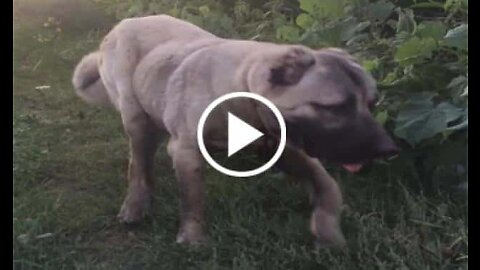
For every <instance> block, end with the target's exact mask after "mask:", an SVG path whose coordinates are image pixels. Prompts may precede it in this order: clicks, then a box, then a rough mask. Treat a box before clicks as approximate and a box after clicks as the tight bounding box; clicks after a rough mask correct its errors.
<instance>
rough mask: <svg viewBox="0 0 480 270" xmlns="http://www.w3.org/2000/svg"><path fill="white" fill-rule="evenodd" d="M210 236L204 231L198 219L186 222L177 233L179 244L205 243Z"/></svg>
mask: <svg viewBox="0 0 480 270" xmlns="http://www.w3.org/2000/svg"><path fill="white" fill-rule="evenodd" d="M207 240H208V238H207V236H206V235H205V233H204V231H203V226H202V225H201V224H200V223H199V222H197V221H189V222H185V223H184V224H183V226H182V227H181V228H180V230H179V231H178V234H177V239H176V242H177V243H178V244H186V245H198V244H205V243H206V242H207Z"/></svg>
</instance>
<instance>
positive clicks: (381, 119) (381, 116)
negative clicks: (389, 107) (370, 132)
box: [375, 111, 388, 126]
mask: <svg viewBox="0 0 480 270" xmlns="http://www.w3.org/2000/svg"><path fill="white" fill-rule="evenodd" d="M387 119H388V111H382V112H378V113H377V115H375V120H376V121H377V122H378V123H379V124H380V125H382V126H383V125H385V122H387Z"/></svg>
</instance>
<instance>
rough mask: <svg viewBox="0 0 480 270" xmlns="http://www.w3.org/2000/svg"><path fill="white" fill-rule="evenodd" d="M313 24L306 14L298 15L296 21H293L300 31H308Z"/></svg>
mask: <svg viewBox="0 0 480 270" xmlns="http://www.w3.org/2000/svg"><path fill="white" fill-rule="evenodd" d="M314 22H315V20H314V19H313V18H312V17H310V15H308V14H306V13H302V14H300V15H298V17H297V19H296V20H295V23H296V24H297V25H298V26H300V27H301V28H302V29H308V28H309V27H310V26H312V24H313V23H314Z"/></svg>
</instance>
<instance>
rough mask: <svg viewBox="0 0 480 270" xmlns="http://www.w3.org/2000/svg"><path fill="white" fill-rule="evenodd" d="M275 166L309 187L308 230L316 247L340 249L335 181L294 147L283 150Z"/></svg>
mask: <svg viewBox="0 0 480 270" xmlns="http://www.w3.org/2000/svg"><path fill="white" fill-rule="evenodd" d="M279 165H280V167H281V168H282V169H283V170H284V171H285V172H286V173H288V174H290V175H292V176H294V177H297V178H299V179H301V180H303V181H304V182H306V184H307V185H308V186H309V187H311V189H310V191H311V202H312V204H313V207H314V209H313V213H312V216H311V219H310V229H311V231H312V233H313V234H314V236H315V237H316V244H317V246H320V247H332V246H337V247H338V246H343V245H344V244H345V239H344V237H343V234H342V231H341V229H340V222H339V215H340V211H341V207H342V203H343V200H342V194H341V191H340V188H339V187H338V185H337V183H336V181H335V180H334V179H333V178H332V177H331V176H330V175H329V174H328V172H327V171H326V170H325V168H324V167H323V166H322V164H321V163H320V162H319V161H318V159H315V158H312V157H310V156H308V155H307V154H306V153H305V152H304V151H302V150H300V149H297V148H294V147H290V146H287V147H286V148H285V151H284V153H283V155H282V158H281V159H280V160H279Z"/></svg>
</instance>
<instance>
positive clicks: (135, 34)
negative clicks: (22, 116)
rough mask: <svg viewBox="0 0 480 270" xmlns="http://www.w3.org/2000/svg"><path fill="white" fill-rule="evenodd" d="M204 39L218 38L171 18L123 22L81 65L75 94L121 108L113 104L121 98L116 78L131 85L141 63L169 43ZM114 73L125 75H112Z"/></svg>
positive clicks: (185, 42) (75, 77)
mask: <svg viewBox="0 0 480 270" xmlns="http://www.w3.org/2000/svg"><path fill="white" fill-rule="evenodd" d="M205 38H213V39H214V38H216V36H215V35H213V34H211V33H209V32H207V31H205V30H203V29H201V28H199V27H198V26H196V25H193V24H191V23H188V22H185V21H182V20H179V19H176V18H174V17H171V16H168V15H157V16H147V17H141V18H130V19H124V20H122V21H121V22H120V23H118V24H117V25H116V26H115V27H114V28H113V29H112V30H111V31H110V32H109V33H108V34H107V35H106V36H105V38H104V39H103V41H102V43H101V44H100V48H99V50H98V51H96V52H93V53H90V54H88V55H87V56H85V57H84V58H83V59H82V60H81V61H80V62H79V64H78V65H77V67H76V68H75V71H74V74H73V80H72V82H73V85H74V88H75V91H76V93H77V95H79V96H80V97H81V98H82V99H84V100H85V101H86V102H88V103H92V104H101V105H114V106H115V107H117V108H118V104H116V102H115V99H113V100H112V96H113V97H115V96H118V95H119V93H118V91H119V89H117V88H118V87H116V85H115V84H116V83H115V79H114V78H115V77H124V78H125V76H126V77H128V82H129V83H131V81H132V78H133V73H134V70H135V68H136V66H137V65H138V63H139V62H140V61H141V60H142V59H143V58H144V57H145V56H146V55H147V54H148V53H149V52H150V51H152V50H153V49H154V48H155V47H157V46H158V45H160V44H163V43H168V42H170V41H176V42H182V43H184V44H188V43H191V42H192V41H194V40H198V39H205ZM102 67H103V68H102ZM101 69H103V71H102V70H101ZM115 70H120V71H125V72H126V74H121V76H117V75H120V74H117V75H116V74H112V72H114V71H115Z"/></svg>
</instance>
